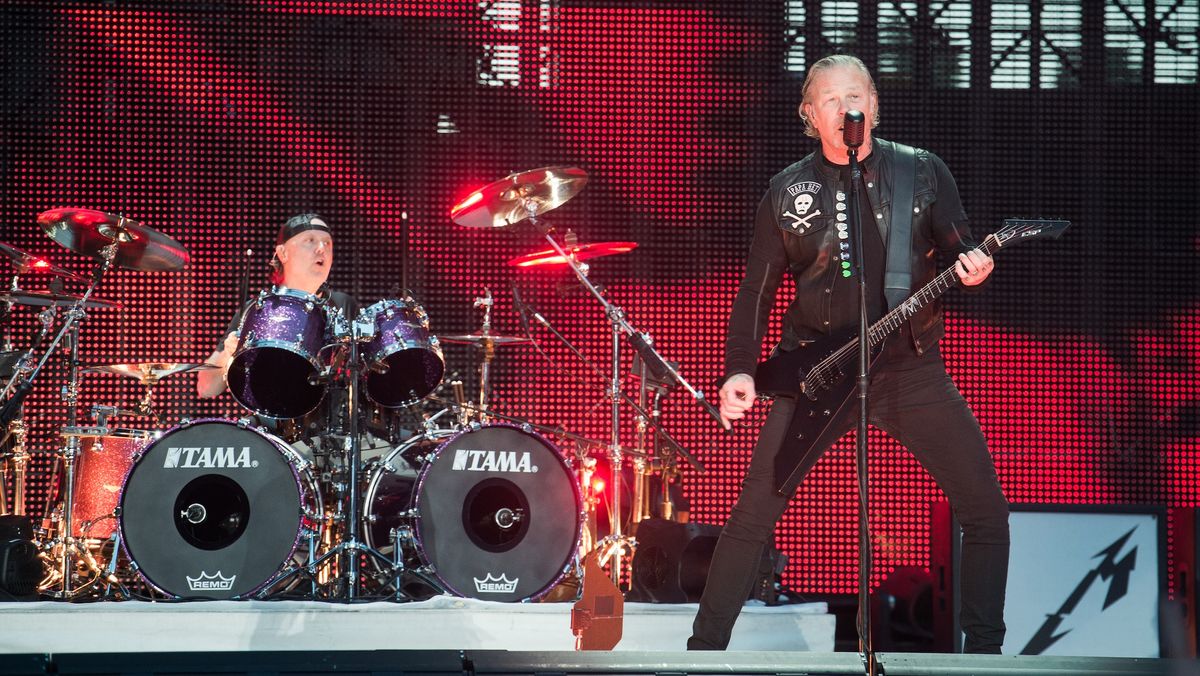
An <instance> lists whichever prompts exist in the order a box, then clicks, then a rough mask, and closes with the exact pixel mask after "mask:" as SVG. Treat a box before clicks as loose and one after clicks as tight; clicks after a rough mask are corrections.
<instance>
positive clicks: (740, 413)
mask: <svg viewBox="0 0 1200 676" xmlns="http://www.w3.org/2000/svg"><path fill="white" fill-rule="evenodd" d="M757 397H758V393H757V392H756V391H755V389H754V378H753V377H751V376H750V375H749V374H746V373H737V374H734V375H732V376H730V377H729V379H728V380H726V381H725V383H724V384H723V385H721V392H720V393H719V396H718V398H719V399H720V400H721V424H722V425H724V426H725V429H730V428H732V427H733V421H734V420H741V419H742V418H744V417H746V411H748V410H750V408H751V407H752V406H754V402H755V400H756V399H757Z"/></svg>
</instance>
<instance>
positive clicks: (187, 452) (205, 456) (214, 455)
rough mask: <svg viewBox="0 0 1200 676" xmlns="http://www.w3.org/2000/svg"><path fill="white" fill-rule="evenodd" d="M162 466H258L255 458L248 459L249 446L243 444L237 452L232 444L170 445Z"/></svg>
mask: <svg viewBox="0 0 1200 676" xmlns="http://www.w3.org/2000/svg"><path fill="white" fill-rule="evenodd" d="M163 467H165V468H172V467H182V468H204V469H218V468H222V467H246V468H250V467H258V461H257V460H251V459H250V447H249V446H243V447H242V450H241V452H239V451H238V450H237V449H236V448H234V447H233V446H217V447H215V448H214V447H210V446H170V447H168V448H167V458H166V460H164V461H163Z"/></svg>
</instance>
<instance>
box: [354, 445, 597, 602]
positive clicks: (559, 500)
mask: <svg viewBox="0 0 1200 676" xmlns="http://www.w3.org/2000/svg"><path fill="white" fill-rule="evenodd" d="M443 438H444V439H445V441H444V442H443V443H442V444H441V445H440V446H438V447H437V449H436V450H435V451H434V452H432V453H431V454H429V455H428V456H426V457H425V459H424V460H423V462H422V465H421V469H420V472H419V474H417V475H416V477H415V479H414V477H413V475H412V473H411V472H410V471H409V468H410V467H411V463H412V462H414V461H418V460H419V456H420V453H421V452H422V448H423V447H425V446H428V445H429V444H430V441H431V440H437V439H443ZM365 498H366V505H367V513H366V517H365V518H366V527H365V528H364V529H363V530H364V534H365V539H366V541H367V544H369V545H370V546H372V547H373V548H375V549H384V550H386V549H387V547H384V545H387V544H389V543H390V542H391V537H392V536H391V531H392V530H393V529H397V528H404V527H411V529H412V532H413V536H414V537H413V539H412V542H411V543H410V544H411V546H413V547H415V548H416V555H417V556H418V557H419V559H420V561H421V562H422V563H424V564H426V565H427V566H429V567H430V569H431V571H432V574H433V575H434V576H435V577H436V578H437V579H438V581H439V582H440V583H441V585H442V586H443V588H444V589H445V590H446V591H447V592H448V593H451V594H455V595H457V596H467V597H473V598H477V599H484V600H489V601H523V600H528V599H535V598H538V597H540V596H542V595H544V594H546V593H547V592H548V591H550V589H551V588H552V587H554V585H555V584H557V583H558V581H559V580H560V579H561V578H562V576H563V575H564V573H565V572H566V571H567V570H568V569H569V567H570V566H571V564H572V562H573V561H574V559H575V556H576V553H577V551H578V547H579V537H580V533H581V528H582V523H583V521H582V518H581V514H582V509H581V501H580V498H579V488H578V487H577V486H576V484H575V477H574V474H573V473H572V472H571V469H570V468H569V467H567V465H566V463H565V462H564V461H563V458H562V456H561V455H560V454H559V452H558V449H557V448H555V447H554V446H553V445H552V444H551V443H550V442H549V441H547V440H545V439H544V438H542V437H541V436H539V435H537V434H534V433H532V432H527V431H524V430H522V429H519V428H516V427H513V426H511V425H499V424H498V425H489V426H485V427H482V428H476V429H472V430H468V431H465V432H458V433H450V432H446V431H439V432H433V433H429V434H426V435H422V436H420V437H414V438H413V439H410V440H409V441H408V442H407V443H405V444H404V445H402V446H400V447H398V448H396V449H395V450H394V451H392V453H391V454H389V455H388V456H387V457H386V458H385V459H384V461H383V462H382V463H381V464H380V466H379V467H378V468H376V470H375V472H374V473H373V475H372V477H371V480H370V483H369V485H368V488H367V492H366V496H365Z"/></svg>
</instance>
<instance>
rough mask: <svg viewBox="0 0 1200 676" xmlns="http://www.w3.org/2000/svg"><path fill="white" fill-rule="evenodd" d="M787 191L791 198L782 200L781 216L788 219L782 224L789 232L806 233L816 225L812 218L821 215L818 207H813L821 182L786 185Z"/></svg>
mask: <svg viewBox="0 0 1200 676" xmlns="http://www.w3.org/2000/svg"><path fill="white" fill-rule="evenodd" d="M787 192H788V195H789V196H790V197H791V200H787V201H785V202H784V210H783V218H786V219H789V220H788V221H787V222H784V223H783V225H784V227H785V228H786V229H787V230H790V231H791V232H794V233H797V234H804V233H807V232H808V231H809V230H810V229H811V228H813V227H814V226H816V225H817V223H815V222H814V221H813V219H815V218H816V217H818V216H820V215H821V210H820V209H814V208H813V207H814V206H815V205H816V203H817V193H819V192H821V184H820V183H817V182H816V181H805V182H803V183H794V184H792V185H789V186H788V188H787ZM788 207H791V208H788Z"/></svg>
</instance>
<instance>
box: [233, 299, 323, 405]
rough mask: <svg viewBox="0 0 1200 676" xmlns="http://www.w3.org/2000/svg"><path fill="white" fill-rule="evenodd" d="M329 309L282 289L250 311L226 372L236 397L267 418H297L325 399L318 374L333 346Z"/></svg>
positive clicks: (321, 302)
mask: <svg viewBox="0 0 1200 676" xmlns="http://www.w3.org/2000/svg"><path fill="white" fill-rule="evenodd" d="M330 313H331V310H330V308H329V305H328V304H327V303H326V302H325V301H324V300H322V299H320V298H318V297H316V296H314V295H312V294H310V293H305V292H304V291H297V290H296V289H289V288H287V287H283V286H278V287H275V288H274V289H272V290H270V291H263V292H261V293H259V294H258V298H257V299H255V301H254V302H253V303H251V304H250V306H249V307H248V308H247V309H246V313H245V315H244V316H243V317H242V324H241V329H240V330H239V338H238V347H237V351H236V352H234V354H233V361H232V362H231V363H230V364H229V370H228V372H227V373H226V376H225V378H226V382H227V383H228V385H229V391H230V393H231V394H233V398H234V399H236V400H237V402H238V403H239V404H241V405H242V406H245V407H246V408H247V409H249V410H251V411H253V412H255V413H257V414H259V415H262V416H266V417H269V418H298V417H300V416H302V415H305V414H306V413H308V412H310V411H312V410H313V409H315V408H316V407H317V404H320V403H321V399H322V398H323V397H324V396H325V388H326V385H325V383H324V382H321V381H320V380H319V379H318V378H317V376H318V374H319V373H320V371H321V369H322V367H323V366H324V364H323V363H322V360H321V357H322V348H324V347H325V346H326V345H328V344H330V343H331V342H332V336H331V335H330V333H331V332H330V328H331V327H332V326H333V324H334V322H332V321H331V320H330Z"/></svg>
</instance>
